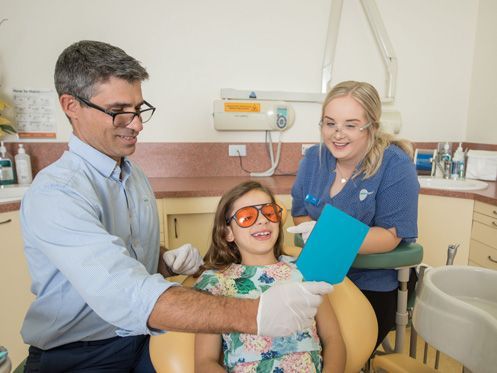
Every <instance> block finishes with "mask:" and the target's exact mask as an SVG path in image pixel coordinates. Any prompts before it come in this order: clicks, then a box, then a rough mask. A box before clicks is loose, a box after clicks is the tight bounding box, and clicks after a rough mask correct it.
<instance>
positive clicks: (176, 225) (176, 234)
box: [174, 218, 178, 238]
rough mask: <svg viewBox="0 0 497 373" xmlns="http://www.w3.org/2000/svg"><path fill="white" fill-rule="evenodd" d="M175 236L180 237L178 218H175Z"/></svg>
mask: <svg viewBox="0 0 497 373" xmlns="http://www.w3.org/2000/svg"><path fill="white" fill-rule="evenodd" d="M174 237H175V238H178V219H176V218H174Z"/></svg>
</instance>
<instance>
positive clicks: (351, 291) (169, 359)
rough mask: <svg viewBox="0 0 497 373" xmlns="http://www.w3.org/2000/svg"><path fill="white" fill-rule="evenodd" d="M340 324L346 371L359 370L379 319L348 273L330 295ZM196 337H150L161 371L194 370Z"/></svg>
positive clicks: (289, 250) (295, 250) (295, 251)
mask: <svg viewBox="0 0 497 373" xmlns="http://www.w3.org/2000/svg"><path fill="white" fill-rule="evenodd" d="M277 203H278V204H279V205H280V206H281V207H282V208H283V211H282V221H283V223H284V222H285V220H286V218H287V210H286V208H285V206H284V204H282V203H281V202H280V201H277ZM301 250H302V248H301V247H298V246H297V247H295V246H289V247H285V248H284V253H285V254H286V255H290V256H298V255H299V254H300V251H301ZM194 284H195V279H194V278H192V277H187V278H186V280H185V281H184V282H183V285H184V286H188V287H191V286H193V285H194ZM326 300H329V301H330V303H331V305H332V306H333V310H334V311H335V314H336V316H337V319H338V323H339V324H340V330H341V332H342V336H343V339H344V342H345V348H346V352H347V360H346V365H345V372H346V373H357V372H359V371H361V369H362V368H363V367H364V366H365V364H366V363H368V361H369V358H370V356H371V354H372V353H373V349H374V346H375V344H376V339H377V336H378V323H377V321H376V316H375V313H374V310H373V308H372V307H371V304H370V303H369V301H368V300H367V298H366V297H365V296H364V294H362V292H361V291H360V290H359V289H358V288H357V286H355V285H354V283H353V282H352V281H350V280H349V279H348V278H347V277H346V278H345V280H344V281H343V282H341V283H340V284H338V285H335V286H334V289H333V291H332V292H331V293H330V294H328V299H326V298H325V299H324V301H326ZM194 340H195V334H192V333H178V332H169V333H165V334H161V335H157V336H152V337H150V358H151V360H152V364H153V365H154V368H155V370H156V371H157V372H158V373H162V372H164V373H166V372H167V373H190V372H194Z"/></svg>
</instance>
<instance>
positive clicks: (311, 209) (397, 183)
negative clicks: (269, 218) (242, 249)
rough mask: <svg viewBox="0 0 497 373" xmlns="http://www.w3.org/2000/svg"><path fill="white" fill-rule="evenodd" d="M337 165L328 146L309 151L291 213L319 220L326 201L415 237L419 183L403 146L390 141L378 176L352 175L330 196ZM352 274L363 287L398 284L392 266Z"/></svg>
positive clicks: (404, 239) (383, 287)
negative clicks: (338, 190) (353, 176)
mask: <svg viewBox="0 0 497 373" xmlns="http://www.w3.org/2000/svg"><path fill="white" fill-rule="evenodd" d="M335 168H336V158H335V157H334V156H333V155H332V154H331V152H330V151H329V150H328V149H327V148H326V147H325V146H320V145H316V146H313V147H311V148H310V149H308V150H307V152H306V155H305V157H304V158H303V159H302V161H301V163H300V166H299V170H298V173H297V178H296V180H295V184H294V185H293V187H292V198H293V202H292V216H305V215H309V216H310V217H311V218H312V219H314V220H317V219H318V217H319V215H321V211H322V209H323V207H324V206H325V204H327V203H328V204H331V205H333V206H335V207H337V208H339V209H340V210H342V211H344V212H346V213H347V214H349V215H351V216H353V217H354V218H356V219H358V220H360V221H362V222H363V223H365V224H367V225H369V226H370V227H383V228H386V229H388V228H392V227H395V228H396V230H397V236H398V237H401V238H402V242H414V241H415V240H416V238H417V235H418V227H417V219H418V193H419V182H418V178H417V175H416V168H415V166H414V164H413V162H412V161H411V160H410V158H409V156H408V155H407V154H406V153H404V151H402V150H401V149H400V148H399V147H397V146H395V145H390V146H389V147H387V148H386V149H385V151H384V154H383V161H382V163H381V166H380V168H379V170H378V172H377V173H376V174H375V175H373V176H372V177H370V178H368V179H364V178H363V176H364V175H363V174H361V175H358V176H356V177H355V178H353V179H350V180H349V181H348V182H347V183H346V184H345V186H344V187H343V189H342V190H341V191H340V193H338V194H337V195H335V196H334V197H333V198H331V197H330V188H331V185H332V184H333V182H334V180H335V177H336V173H335V172H334V170H335ZM306 196H309V197H308V198H307V200H306ZM348 276H349V278H350V279H351V280H352V281H353V282H354V283H355V284H356V285H357V286H358V287H359V288H360V289H362V290H371V291H391V290H394V289H396V288H397V286H398V281H397V273H396V271H395V270H393V269H380V270H370V269H366V270H364V269H351V270H350V271H349V274H348Z"/></svg>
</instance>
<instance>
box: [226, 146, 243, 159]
mask: <svg viewBox="0 0 497 373" xmlns="http://www.w3.org/2000/svg"><path fill="white" fill-rule="evenodd" d="M228 155H229V156H230V157H238V156H240V157H245V156H246V155H247V147H246V146H245V145H229V146H228Z"/></svg>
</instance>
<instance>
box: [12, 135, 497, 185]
mask: <svg viewBox="0 0 497 373" xmlns="http://www.w3.org/2000/svg"><path fill="white" fill-rule="evenodd" d="M23 144H25V148H26V152H27V153H28V154H29V155H30V156H31V163H32V168H33V174H36V172H38V171H39V170H41V169H42V168H44V167H46V166H47V165H49V164H50V163H52V162H54V161H55V160H56V159H58V158H59V157H60V156H61V154H62V153H63V152H64V150H66V149H67V143H61V142H57V143H45V142H44V143H35V142H30V143H23ZM228 145H229V144H228V143H138V145H137V149H136V152H135V154H134V155H133V156H132V159H133V160H134V161H135V162H137V163H138V164H139V165H140V166H141V167H142V168H143V170H144V171H145V173H146V175H147V176H148V177H207V176H247V175H248V172H245V171H244V170H243V169H242V168H241V167H243V168H244V169H245V170H248V171H255V172H260V171H265V170H267V169H268V168H269V167H270V163H269V155H268V149H267V146H266V145H265V144H264V143H246V144H245V145H246V146H247V155H248V156H247V157H242V158H241V161H242V166H241V165H240V158H239V157H228ZM414 146H415V147H417V148H421V149H434V148H435V147H436V146H437V143H436V142H418V143H414ZM453 146H454V149H455V146H457V143H456V142H453ZM6 147H7V150H8V151H9V152H10V153H11V154H15V153H16V152H17V144H16V143H8V144H6ZM463 148H464V149H466V148H470V149H479V150H494V151H497V144H477V143H469V142H465V143H463ZM274 150H275V154H276V145H274ZM301 152H302V143H284V144H282V147H281V160H280V163H279V167H278V169H277V171H276V174H278V175H282V174H284V175H287V174H294V173H295V172H296V171H297V168H298V163H299V160H300V159H301Z"/></svg>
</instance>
